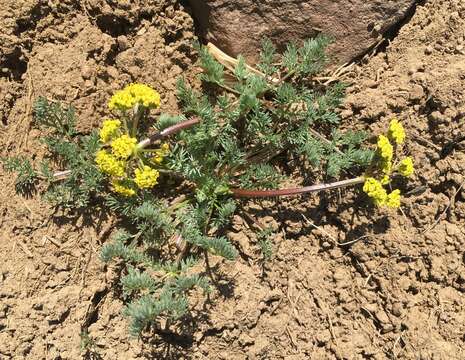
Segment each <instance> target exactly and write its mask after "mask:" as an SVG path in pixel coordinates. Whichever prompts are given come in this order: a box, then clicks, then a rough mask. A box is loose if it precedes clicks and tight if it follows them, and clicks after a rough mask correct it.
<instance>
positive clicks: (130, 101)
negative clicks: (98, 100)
mask: <svg viewBox="0 0 465 360" xmlns="http://www.w3.org/2000/svg"><path fill="white" fill-rule="evenodd" d="M136 104H139V105H142V106H144V107H145V108H148V109H154V108H158V107H159V106H160V94H159V93H158V92H157V91H155V90H154V89H152V88H151V87H150V86H147V85H144V84H129V85H127V86H126V87H125V88H124V89H123V90H120V91H117V92H116V93H115V94H114V95H113V96H112V97H111V99H110V102H109V103H108V107H109V108H110V110H115V109H116V110H122V111H126V110H130V109H132V108H133V107H134V106H135V105H136Z"/></svg>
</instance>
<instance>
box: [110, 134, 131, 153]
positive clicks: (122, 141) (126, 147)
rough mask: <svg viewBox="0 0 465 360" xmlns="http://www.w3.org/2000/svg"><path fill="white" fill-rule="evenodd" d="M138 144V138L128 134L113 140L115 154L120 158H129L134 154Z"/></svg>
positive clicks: (112, 145) (112, 146) (112, 148)
mask: <svg viewBox="0 0 465 360" xmlns="http://www.w3.org/2000/svg"><path fill="white" fill-rule="evenodd" d="M136 146H137V139H136V138H133V137H130V136H128V135H126V134H124V135H122V136H120V137H119V138H116V139H115V140H113V141H112V142H111V150H112V152H113V155H115V156H116V157H117V158H119V159H127V158H128V157H130V156H131V155H132V153H133V152H134V149H135V148H136Z"/></svg>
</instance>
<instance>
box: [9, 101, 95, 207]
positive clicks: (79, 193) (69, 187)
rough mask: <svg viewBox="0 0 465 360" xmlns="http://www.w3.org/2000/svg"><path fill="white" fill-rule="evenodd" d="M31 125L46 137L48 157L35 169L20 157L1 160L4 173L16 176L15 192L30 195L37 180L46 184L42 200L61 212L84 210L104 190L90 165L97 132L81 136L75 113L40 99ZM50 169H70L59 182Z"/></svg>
mask: <svg viewBox="0 0 465 360" xmlns="http://www.w3.org/2000/svg"><path fill="white" fill-rule="evenodd" d="M34 123H35V125H36V126H37V127H39V128H40V129H42V130H43V131H44V132H45V134H46V135H45V137H44V138H43V139H42V141H43V142H44V143H45V144H46V145H47V147H48V150H49V154H48V157H47V158H46V159H44V160H43V161H42V162H41V163H40V164H38V166H37V168H35V167H34V166H33V165H32V164H31V161H30V160H29V159H26V158H24V157H21V156H19V157H12V158H8V159H4V160H3V163H4V168H5V170H7V171H14V172H16V173H17V177H16V190H17V191H18V192H19V193H22V194H26V193H31V192H33V191H34V189H35V185H36V183H37V182H38V181H39V180H45V182H46V183H47V185H46V186H47V190H46V191H45V193H44V197H45V199H46V200H47V201H49V202H50V203H52V204H53V205H54V206H56V207H60V208H63V209H76V208H81V209H83V208H85V207H87V206H88V205H89V204H90V202H91V201H92V198H93V197H94V196H95V195H96V194H98V193H99V192H101V191H102V190H103V175H102V174H101V173H100V172H99V171H98V169H97V167H96V166H95V164H94V161H93V159H94V157H95V152H96V151H97V150H98V148H99V143H98V134H97V132H96V131H94V132H92V133H91V134H89V135H82V134H80V133H79V132H78V131H77V129H76V115H75V112H74V109H73V108H72V107H64V106H63V105H61V104H60V103H57V102H52V101H49V100H47V99H46V98H43V97H39V98H38V99H37V101H36V102H35V104H34ZM52 166H54V167H55V168H59V169H69V170H70V173H69V174H68V175H67V176H66V177H65V178H64V179H63V180H62V181H56V179H54V177H53V173H52V171H51V167H52Z"/></svg>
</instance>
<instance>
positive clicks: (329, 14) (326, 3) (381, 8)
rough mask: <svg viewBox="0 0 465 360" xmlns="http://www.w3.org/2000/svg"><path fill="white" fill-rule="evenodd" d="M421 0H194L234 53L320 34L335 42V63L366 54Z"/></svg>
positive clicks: (204, 25) (219, 41) (211, 31)
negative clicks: (268, 42)
mask: <svg viewBox="0 0 465 360" xmlns="http://www.w3.org/2000/svg"><path fill="white" fill-rule="evenodd" d="M416 2H417V0H281V1H280V0H260V1H257V0H190V3H191V5H192V9H193V12H194V17H195V18H196V20H197V21H198V23H199V25H200V27H201V29H202V31H203V35H204V36H205V37H206V38H207V40H208V41H211V42H212V43H214V44H215V45H216V46H218V47H219V48H220V49H221V50H223V51H225V52H226V53H228V54H229V55H232V56H237V55H238V54H243V55H244V56H245V57H246V58H247V59H248V60H249V61H252V62H253V61H255V60H257V53H258V50H259V49H260V43H261V40H262V39H263V37H268V38H270V39H271V40H272V41H273V43H274V44H275V45H276V46H278V48H279V49H282V48H283V47H284V46H285V44H286V43H287V42H289V41H290V40H293V41H297V42H298V41H299V40H302V39H307V38H309V37H313V36H315V35H317V34H318V33H324V34H327V35H330V36H332V37H333V39H334V40H335V41H334V43H333V45H332V46H331V49H330V52H331V54H332V55H333V62H334V63H345V62H348V61H350V60H352V59H354V58H356V57H357V56H360V55H363V54H364V53H365V52H366V51H367V50H368V49H370V47H372V46H373V45H374V44H376V43H377V41H378V40H379V38H380V35H381V34H383V33H385V32H386V31H388V30H389V29H391V28H392V26H393V25H395V24H397V23H398V22H399V21H401V20H402V19H403V18H404V17H405V16H406V15H407V14H408V13H409V11H411V10H412V9H413V6H415V3H416Z"/></svg>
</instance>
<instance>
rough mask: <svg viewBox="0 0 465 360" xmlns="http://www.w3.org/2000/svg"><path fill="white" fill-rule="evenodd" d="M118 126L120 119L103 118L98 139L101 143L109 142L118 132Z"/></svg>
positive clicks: (119, 125)
mask: <svg viewBox="0 0 465 360" xmlns="http://www.w3.org/2000/svg"><path fill="white" fill-rule="evenodd" d="M120 127H121V121H119V120H105V121H104V122H103V125H102V128H101V129H100V141H101V142H103V143H107V142H109V141H110V140H111V139H112V138H114V137H115V136H117V135H118V134H119V129H120Z"/></svg>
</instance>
